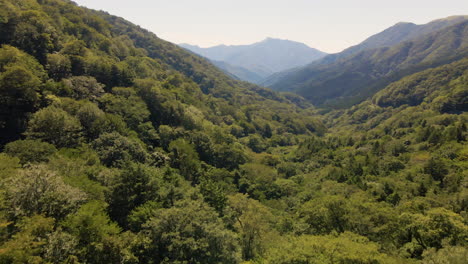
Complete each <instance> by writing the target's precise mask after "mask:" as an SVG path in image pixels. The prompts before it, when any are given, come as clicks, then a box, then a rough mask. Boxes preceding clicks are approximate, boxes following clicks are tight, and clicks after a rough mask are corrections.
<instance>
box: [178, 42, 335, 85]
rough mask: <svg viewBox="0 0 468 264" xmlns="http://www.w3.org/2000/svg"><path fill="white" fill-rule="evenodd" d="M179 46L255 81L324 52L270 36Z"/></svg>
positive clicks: (243, 78)
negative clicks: (254, 40) (228, 43)
mask: <svg viewBox="0 0 468 264" xmlns="http://www.w3.org/2000/svg"><path fill="white" fill-rule="evenodd" d="M180 46H181V47H184V48H186V49H188V50H190V51H192V52H195V53H196V54H199V55H201V56H204V57H206V58H208V59H210V60H212V61H219V62H223V63H225V65H227V64H229V65H231V66H230V67H225V70H227V71H228V72H229V73H231V74H233V75H235V76H237V77H239V78H240V79H242V80H245V81H250V82H254V83H258V82H259V80H258V79H257V77H256V76H260V77H261V78H262V79H264V78H266V77H268V76H269V75H271V74H273V73H275V72H280V71H283V70H286V69H291V68H295V67H299V66H304V65H306V64H308V63H310V62H312V61H314V60H318V59H320V58H322V57H323V56H325V55H326V53H324V52H321V51H319V50H316V49H313V48H310V47H308V46H307V45H305V44H302V43H299V42H294V41H289V40H281V39H273V38H267V39H265V40H263V41H261V42H258V43H254V44H251V45H239V46H226V45H219V46H214V47H211V48H200V47H198V46H193V45H189V44H180ZM231 67H241V68H244V69H245V70H247V71H249V72H251V73H252V74H253V75H254V78H250V76H251V75H252V74H250V73H249V74H247V75H246V74H243V75H242V74H241V75H242V76H238V75H236V72H235V71H229V69H228V68H231ZM245 70H243V72H245Z"/></svg>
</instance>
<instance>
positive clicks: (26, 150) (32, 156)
mask: <svg viewBox="0 0 468 264" xmlns="http://www.w3.org/2000/svg"><path fill="white" fill-rule="evenodd" d="M56 151H57V149H56V148H55V147H54V145H51V144H49V143H46V142H42V141H40V140H28V139H27V140H17V141H14V142H10V143H8V144H7V145H6V146H5V153H7V154H8V155H10V156H13V157H18V158H19V159H20V160H21V163H22V164H25V163H28V162H32V163H34V162H44V161H47V160H49V156H50V155H52V154H54V153H55V152H56Z"/></svg>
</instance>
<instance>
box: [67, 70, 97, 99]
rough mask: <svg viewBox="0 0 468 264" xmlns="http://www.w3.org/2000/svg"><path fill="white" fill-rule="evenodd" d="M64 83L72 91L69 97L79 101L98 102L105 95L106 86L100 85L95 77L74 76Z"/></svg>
mask: <svg viewBox="0 0 468 264" xmlns="http://www.w3.org/2000/svg"><path fill="white" fill-rule="evenodd" d="M63 83H64V84H65V87H67V88H68V89H69V91H70V92H69V93H70V94H69V96H71V97H72V98H74V99H77V100H81V99H88V100H90V101H96V100H97V98H98V97H100V96H102V95H103V94H104V89H103V88H104V85H102V84H100V83H98V82H97V81H96V79H95V78H94V77H89V76H73V77H70V78H68V79H64V80H63Z"/></svg>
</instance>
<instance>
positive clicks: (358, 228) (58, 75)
mask: <svg viewBox="0 0 468 264" xmlns="http://www.w3.org/2000/svg"><path fill="white" fill-rule="evenodd" d="M0 33H1V34H0V45H1V46H0V263H2V264H3V263H5V264H16V263H21V264H22V263H41V264H42V263H44V264H45V263H90V264H100V263H121V264H138V263H142V264H143V263H145V264H146V263H150V264H163V263H165V264H169V263H207V264H211V263H225V264H241V263H265V264H277V263H282V264H292V263H362V264H371V263H372V264H395V263H437V264H439V263H440V264H442V263H448V262H449V263H465V262H466V256H467V254H468V247H467V238H468V225H467V221H466V217H467V211H468V194H467V188H466V187H467V184H468V182H467V179H468V174H467V172H468V152H467V149H468V148H467V146H468V141H467V140H468V129H467V120H468V114H467V109H468V108H467V107H468V105H467V101H466V100H467V87H468V82H467V81H468V71H467V67H468V61H467V60H468V59H467V58H462V59H457V60H455V61H453V62H450V63H445V64H443V65H440V66H437V67H433V68H428V69H425V70H418V72H416V73H408V74H406V75H404V76H403V75H402V76H400V78H399V79H398V80H397V81H395V82H393V83H391V84H389V85H386V86H385V87H384V88H383V89H381V90H380V91H379V92H377V93H376V94H373V95H372V96H369V97H367V98H366V99H365V100H364V101H363V102H362V103H360V104H356V105H354V106H352V107H349V108H345V109H338V110H330V109H321V108H316V107H312V106H311V105H310V103H307V101H306V100H305V99H304V98H302V97H300V96H298V95H296V94H292V93H281V94H279V93H277V92H274V91H271V90H269V89H265V88H262V87H259V86H256V85H253V84H250V83H247V82H242V81H238V80H236V79H233V78H231V77H230V76H228V75H226V74H224V73H223V72H222V71H221V70H220V69H218V68H217V67H215V66H214V65H213V64H212V63H210V62H209V61H208V60H206V59H205V58H203V57H200V56H197V55H194V54H193V53H191V52H188V51H186V50H184V49H182V48H180V47H178V46H176V45H174V44H172V43H169V42H167V41H164V40H162V39H159V38H158V37H157V36H156V35H155V34H153V33H151V32H149V31H147V30H144V29H142V28H140V27H138V26H136V25H134V24H132V23H131V22H129V21H126V20H124V19H123V18H119V17H115V16H112V15H110V14H108V13H105V12H103V11H94V10H89V9H87V8H83V7H79V6H77V5H76V4H75V3H74V2H72V1H67V0H22V1H17V0H2V1H0ZM447 34H448V35H442V36H444V37H447V36H451V33H450V31H447ZM430 43H432V42H430ZM447 44H452V43H451V42H450V41H449V42H447ZM452 47H455V46H452ZM455 50H456V48H455ZM441 51H444V49H441ZM451 60H452V59H447V61H451ZM440 63H442V61H440Z"/></svg>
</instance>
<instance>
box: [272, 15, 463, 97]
mask: <svg viewBox="0 0 468 264" xmlns="http://www.w3.org/2000/svg"><path fill="white" fill-rule="evenodd" d="M467 25H468V20H466V21H464V22H461V23H458V24H456V25H453V26H449V27H447V28H445V29H443V30H440V31H437V32H435V33H431V34H426V35H423V36H421V37H418V38H416V39H413V40H410V41H406V42H402V43H400V44H397V45H394V46H391V47H383V48H378V49H369V50H364V51H361V52H358V53H356V54H354V55H350V56H348V57H344V58H342V59H339V60H337V61H335V62H332V63H328V64H326V63H324V64H315V65H314V64H311V65H309V66H307V67H304V68H301V69H298V70H296V71H293V72H290V73H287V74H285V75H284V76H283V77H282V79H280V80H278V81H277V82H275V83H274V84H271V87H272V88H273V89H275V90H280V91H294V92H296V93H298V94H299V95H302V96H304V97H306V98H307V99H309V100H311V102H313V103H315V104H327V103H332V104H335V105H336V104H338V105H343V104H344V105H349V104H352V103H355V102H358V101H359V100H363V99H365V98H366V97H367V96H369V95H372V94H373V93H374V92H376V91H378V90H379V89H382V88H383V87H385V85H387V84H388V83H390V82H391V81H395V80H398V79H399V78H401V77H402V76H404V75H407V74H409V73H412V72H416V71H419V70H422V69H425V68H428V67H432V66H434V65H440V64H444V63H447V62H450V61H453V60H455V59H457V58H461V57H463V56H466V55H467V53H468V29H467Z"/></svg>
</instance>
